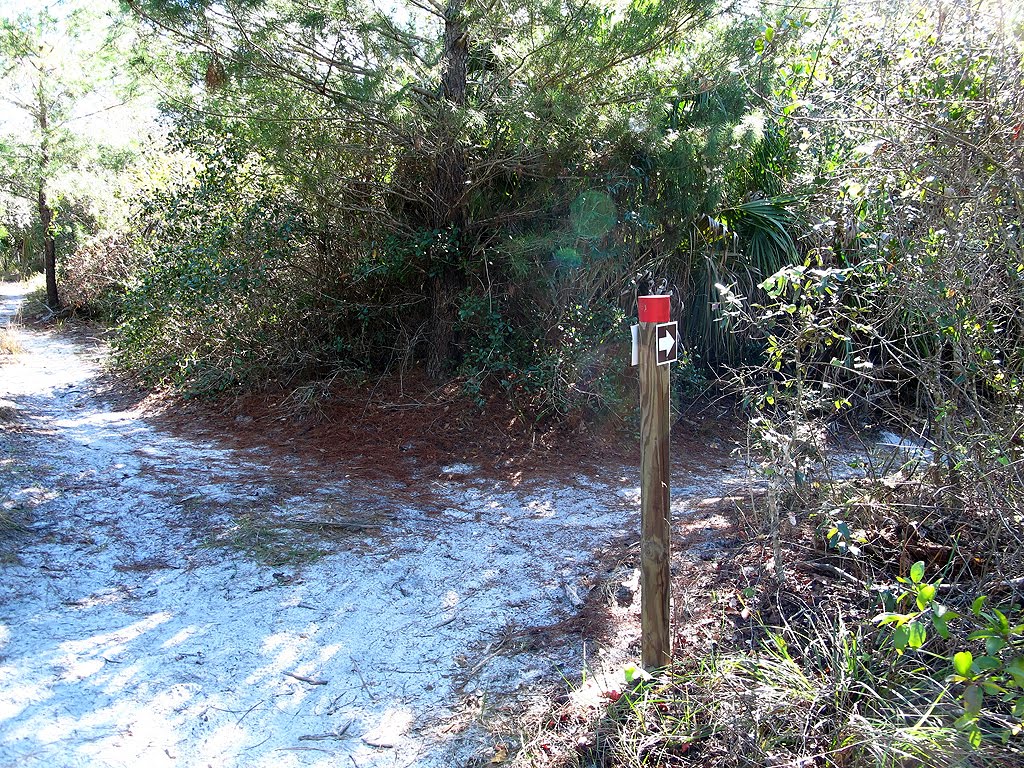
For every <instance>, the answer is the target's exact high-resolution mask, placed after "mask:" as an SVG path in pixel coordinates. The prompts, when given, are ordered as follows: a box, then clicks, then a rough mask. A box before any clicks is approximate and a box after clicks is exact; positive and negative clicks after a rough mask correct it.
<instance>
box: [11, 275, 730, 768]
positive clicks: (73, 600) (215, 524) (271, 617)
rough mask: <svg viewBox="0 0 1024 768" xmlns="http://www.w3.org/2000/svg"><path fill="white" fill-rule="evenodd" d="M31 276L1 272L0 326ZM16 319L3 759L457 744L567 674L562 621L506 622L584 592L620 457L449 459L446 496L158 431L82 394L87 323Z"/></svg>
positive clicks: (449, 758) (475, 745)
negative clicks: (419, 504)
mask: <svg viewBox="0 0 1024 768" xmlns="http://www.w3.org/2000/svg"><path fill="white" fill-rule="evenodd" d="M23 290H24V289H23V288H22V287H21V286H18V285H11V284H0V325H2V324H3V323H4V322H5V321H6V319H8V318H10V317H11V315H12V314H13V313H14V312H15V310H16V308H17V306H18V303H19V302H20V300H21V295H20V294H21V293H22V292H23ZM12 334H13V335H14V336H15V337H16V338H17V339H18V341H19V342H20V344H21V346H22V351H21V353H19V354H18V355H16V356H14V357H13V358H9V359H8V360H7V362H5V363H2V364H0V366H2V367H0V398H3V399H6V400H8V401H12V402H13V403H14V404H15V405H16V409H15V412H14V415H13V417H11V418H9V419H7V420H4V421H0V445H2V448H3V451H2V454H0V457H2V458H0V462H2V463H0V502H2V504H3V508H4V511H5V512H6V514H8V515H9V516H10V517H12V518H13V519H14V520H15V521H16V522H18V523H19V524H20V525H21V526H22V528H21V530H19V531H13V532H7V533H5V534H4V535H3V539H2V541H3V542H4V544H3V546H4V547H5V548H6V551H4V552H2V553H0V574H2V580H0V766H18V767H19V768H30V767H32V766H39V767H40V768H42V767H43V766H45V767H46V768H59V767H61V766H138V765H145V766H147V768H156V767H158V766H189V767H191V766H196V767H197V768H199V767H202V768H205V767H206V766H215V767H216V768H231V767H233V766H238V767H241V766H246V767H249V766H274V768H287V767H288V766H328V765H329V766H356V767H357V768H369V767H370V766H425V767H426V768H431V767H433V766H438V767H440V766H459V765H466V764H468V763H469V762H470V761H471V759H472V758H473V757H474V756H477V755H480V754H486V753H487V749H488V741H487V739H488V737H487V730H486V724H487V720H488V709H487V708H488V707H489V706H495V705H494V704H493V703H492V702H502V701H505V702H510V701H515V700H517V699H519V700H521V699H522V698H523V697H528V696H529V695H530V693H531V691H532V690H533V689H535V688H536V687H537V685H538V684H540V683H544V682H546V681H549V680H550V679H551V678H552V676H556V675H558V674H559V671H558V670H559V669H564V671H565V674H567V675H571V674H578V670H579V668H580V666H581V664H582V658H581V648H580V647H579V642H578V640H577V641H576V642H571V638H569V639H568V641H567V642H566V643H564V644H562V645H560V647H557V648H547V649H541V650H537V649H533V650H529V651H525V652H515V650H514V645H515V644H513V643H502V642H501V640H502V638H506V639H507V638H508V637H509V636H510V632H511V628H514V627H517V626H518V627H523V626H531V625H543V624H549V623H552V622H555V621H558V620H559V619H563V618H566V617H568V616H570V615H572V614H573V613H574V612H576V611H577V610H578V608H579V605H580V604H581V601H582V598H583V597H585V595H586V593H587V590H588V589H589V588H590V586H591V585H593V584H594V583H596V576H597V574H596V573H595V569H596V566H595V565H594V561H595V553H596V552H597V551H599V550H600V548H601V547H602V546H605V545H606V544H607V543H608V542H609V541H610V540H611V539H612V538H614V537H616V536H618V535H620V534H621V533H622V532H623V530H624V529H626V528H628V527H630V526H631V524H632V522H633V520H634V516H635V509H636V499H637V494H638V489H637V487H636V483H637V477H636V475H637V472H636V470H635V468H631V469H623V468H613V469H612V470H609V471H608V472H607V473H605V474H603V475H602V477H600V478H594V477H582V476H576V477H566V478H564V480H563V481H562V482H559V483H558V484H557V485H554V484H546V485H540V486H533V487H530V488H529V489H525V488H522V487H511V486H510V485H508V484H507V483H504V482H495V481H493V480H485V479H481V478H478V477H476V476H474V474H473V468H472V467H468V466H453V467H450V468H449V471H448V472H447V473H446V474H445V475H443V476H442V477H440V478H424V483H426V484H432V488H433V493H434V496H435V501H436V504H435V507H437V508H440V509H443V510H444V511H443V512H442V513H440V514H439V513H437V512H436V510H431V511H427V510H424V509H417V508H414V507H411V506H409V503H408V501H401V500H399V499H398V497H397V495H396V494H392V493H390V492H389V485H388V484H387V483H386V482H383V481H382V482H381V483H380V484H378V485H373V486H371V485H368V484H367V483H366V481H365V480H358V481H356V480H351V481H348V480H329V481H325V480H324V479H323V477H322V473H321V472H320V471H318V470H315V469H314V468H313V467H311V466H307V465H305V464H304V463H303V462H302V461H301V460H300V459H299V458H295V460H294V461H293V462H289V466H287V467H282V466H280V464H279V463H277V462H273V461H271V460H270V459H268V458H267V457H266V456H264V455H261V454H260V453H259V452H255V451H244V452H243V451H238V450H229V449H225V448H223V447H219V446H216V445H212V444H208V443H204V442H201V441H193V440H187V439H183V438H181V437H176V436H172V435H170V434H167V433H165V432H162V431H160V430H159V429H156V428H154V427H153V426H152V425H150V424H147V422H146V421H145V419H143V418H142V417H141V416H140V414H139V413H137V412H133V411H124V410H116V409H112V408H110V407H108V406H105V405H103V404H102V403H101V402H100V401H99V400H98V399H97V398H96V397H95V391H94V389H95V386H96V376H97V374H98V372H99V370H100V367H101V365H102V357H103V353H104V349H103V346H102V345H101V344H89V343H81V342H76V341H72V340H68V339H66V338H62V337H61V336H60V335H57V334H53V333H47V332H41V331H37V330H30V329H25V328H18V327H15V328H14V329H12ZM340 476H341V475H339V477H340ZM713 485H714V483H711V482H710V481H708V480H706V479H698V480H697V481H696V485H695V486H693V487H690V488H681V489H678V490H677V491H676V496H677V497H678V499H679V500H678V501H677V502H675V503H676V504H677V505H680V506H685V503H686V498H688V496H689V495H691V494H693V493H697V492H698V491H700V490H701V487H704V488H707V487H710V486H713ZM309 521H317V525H313V524H312V523H310V522H309ZM353 521H355V523H353ZM324 522H334V523H338V525H334V526H331V527H324V526H323V525H320V524H321V523H324ZM359 525H364V527H359ZM229 545H230V546H229ZM268 560H269V561H270V562H272V563H274V564H273V565H267V564H265V563H266V562H267V561H268ZM499 649H500V650H501V652H498V653H496V652H495V651H496V650H499Z"/></svg>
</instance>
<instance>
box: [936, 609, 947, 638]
mask: <svg viewBox="0 0 1024 768" xmlns="http://www.w3.org/2000/svg"><path fill="white" fill-rule="evenodd" d="M948 621H949V619H948V618H947V617H946V614H944V613H933V614H932V626H933V627H935V631H936V632H938V633H939V636H940V637H942V639H943V640H948V639H949V627H948V626H946V625H947V623H948Z"/></svg>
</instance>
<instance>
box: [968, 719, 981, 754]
mask: <svg viewBox="0 0 1024 768" xmlns="http://www.w3.org/2000/svg"><path fill="white" fill-rule="evenodd" d="M967 741H969V742H970V744H971V746H972V747H974V748H975V749H978V748H979V747H981V728H979V727H978V726H977V725H972V726H971V728H970V730H969V731H967Z"/></svg>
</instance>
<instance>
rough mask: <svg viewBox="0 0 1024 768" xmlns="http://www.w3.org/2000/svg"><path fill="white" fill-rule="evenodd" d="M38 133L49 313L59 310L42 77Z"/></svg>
mask: <svg viewBox="0 0 1024 768" xmlns="http://www.w3.org/2000/svg"><path fill="white" fill-rule="evenodd" d="M38 96H39V113H38V115H37V118H38V120H39V133H40V134H41V135H42V140H41V142H40V146H39V149H40V152H39V225H40V227H41V228H42V235H43V273H44V274H45V275H46V306H47V307H49V308H50V311H51V312H57V311H59V310H60V297H59V296H58V295H57V243H56V241H55V240H54V239H53V207H52V206H51V205H50V201H49V200H48V199H47V197H46V178H47V170H48V169H49V167H50V124H49V112H48V110H47V101H46V92H45V90H44V88H43V81H42V76H40V80H39V91H38Z"/></svg>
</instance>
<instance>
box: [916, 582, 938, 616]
mask: <svg viewBox="0 0 1024 768" xmlns="http://www.w3.org/2000/svg"><path fill="white" fill-rule="evenodd" d="M934 599H935V587H934V585H932V584H922V585H921V586H920V587H918V590H917V607H918V608H919V609H920V610H922V611H924V610H927V608H928V606H929V605H931V604H932V600H934Z"/></svg>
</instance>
